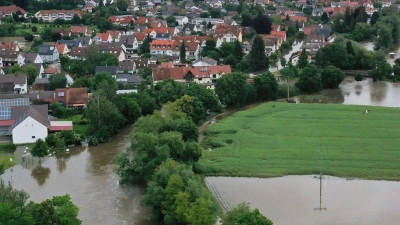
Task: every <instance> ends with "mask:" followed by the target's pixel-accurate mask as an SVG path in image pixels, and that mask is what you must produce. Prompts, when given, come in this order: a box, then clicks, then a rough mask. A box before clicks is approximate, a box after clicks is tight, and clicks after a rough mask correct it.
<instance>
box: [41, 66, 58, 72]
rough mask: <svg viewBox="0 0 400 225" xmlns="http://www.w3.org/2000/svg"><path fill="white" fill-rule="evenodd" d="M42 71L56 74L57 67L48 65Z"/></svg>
mask: <svg viewBox="0 0 400 225" xmlns="http://www.w3.org/2000/svg"><path fill="white" fill-rule="evenodd" d="M44 73H47V74H56V73H58V69H57V68H54V67H48V68H46V69H45V70H44Z"/></svg>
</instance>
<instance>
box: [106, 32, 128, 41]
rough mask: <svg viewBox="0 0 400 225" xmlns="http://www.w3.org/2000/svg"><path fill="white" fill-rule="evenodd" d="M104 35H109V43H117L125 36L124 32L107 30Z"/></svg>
mask: <svg viewBox="0 0 400 225" xmlns="http://www.w3.org/2000/svg"><path fill="white" fill-rule="evenodd" d="M106 33H108V34H110V36H111V39H112V40H111V42H119V39H120V38H121V36H122V35H124V34H125V32H124V31H120V30H108V31H106Z"/></svg>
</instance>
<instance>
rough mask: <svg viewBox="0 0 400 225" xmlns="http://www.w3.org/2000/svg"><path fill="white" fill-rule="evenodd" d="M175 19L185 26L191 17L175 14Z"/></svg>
mask: <svg viewBox="0 0 400 225" xmlns="http://www.w3.org/2000/svg"><path fill="white" fill-rule="evenodd" d="M175 19H176V22H178V25H180V26H183V25H185V24H187V23H188V22H189V18H187V16H175Z"/></svg>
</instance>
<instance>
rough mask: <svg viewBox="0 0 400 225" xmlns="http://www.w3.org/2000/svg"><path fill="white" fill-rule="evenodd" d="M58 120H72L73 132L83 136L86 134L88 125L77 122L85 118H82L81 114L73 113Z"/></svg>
mask: <svg viewBox="0 0 400 225" xmlns="http://www.w3.org/2000/svg"><path fill="white" fill-rule="evenodd" d="M60 120H62V121H72V123H73V125H74V132H75V133H77V134H81V135H83V136H84V137H86V136H87V133H88V129H89V125H88V124H84V125H80V124H79V121H81V120H85V119H82V114H77V115H74V116H71V117H66V118H61V119H60ZM85 121H87V120H85Z"/></svg>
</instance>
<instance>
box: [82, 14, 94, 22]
mask: <svg viewBox="0 0 400 225" xmlns="http://www.w3.org/2000/svg"><path fill="white" fill-rule="evenodd" d="M92 20H93V17H92V14H90V13H85V14H83V16H82V23H83V24H85V25H91V24H92Z"/></svg>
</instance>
